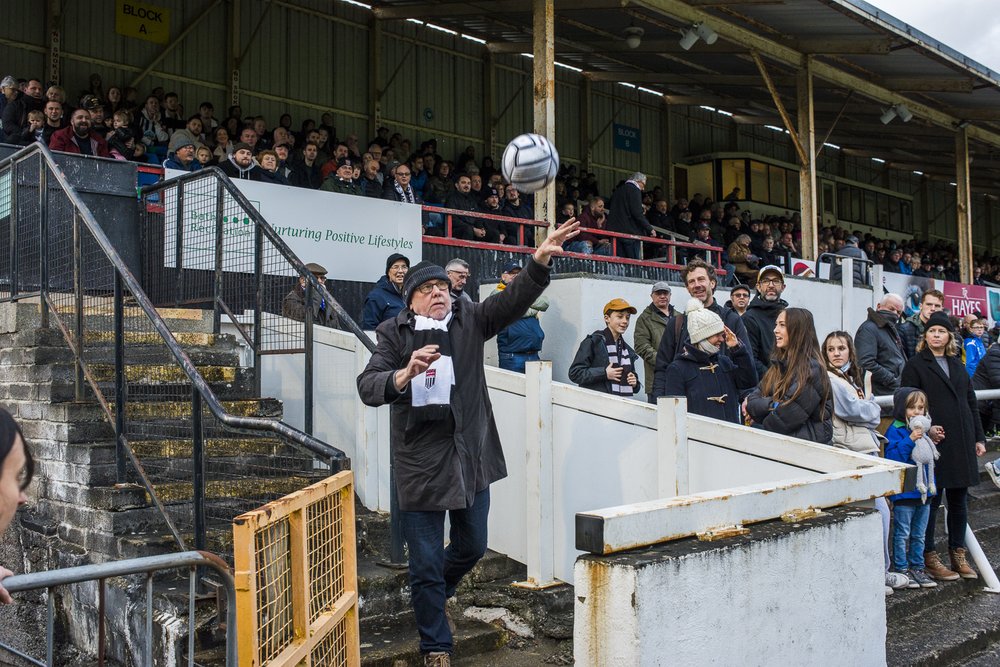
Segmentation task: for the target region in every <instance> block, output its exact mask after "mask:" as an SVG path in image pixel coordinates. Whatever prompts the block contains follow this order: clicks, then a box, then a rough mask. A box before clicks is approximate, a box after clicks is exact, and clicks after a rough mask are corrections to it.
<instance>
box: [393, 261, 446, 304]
mask: <svg viewBox="0 0 1000 667" xmlns="http://www.w3.org/2000/svg"><path fill="white" fill-rule="evenodd" d="M428 280H443V281H445V282H446V283H448V284H449V285H450V284H451V282H450V281H449V280H448V274H447V273H446V272H445V270H444V269H443V268H441V267H440V266H438V265H437V264H435V263H433V262H428V261H423V262H420V263H419V264H417V265H416V266H414V267H412V268H411V269H410V270H409V272H408V273H407V274H406V279H405V280H404V281H403V299H404V300H405V301H406V305H407V307H409V305H410V301H412V300H413V292H414V291H416V289H417V288H418V287H420V286H421V285H423V284H424V283H426V282H427V281H428Z"/></svg>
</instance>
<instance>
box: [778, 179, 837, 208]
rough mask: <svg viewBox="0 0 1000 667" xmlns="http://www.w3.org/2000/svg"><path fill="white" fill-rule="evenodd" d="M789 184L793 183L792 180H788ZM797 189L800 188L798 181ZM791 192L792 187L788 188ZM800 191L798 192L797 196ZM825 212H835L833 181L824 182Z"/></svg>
mask: <svg viewBox="0 0 1000 667" xmlns="http://www.w3.org/2000/svg"><path fill="white" fill-rule="evenodd" d="M788 184H789V186H791V184H792V180H791V179H789V181H788ZM795 189H796V190H798V184H797V183H796V188H795ZM788 190H789V193H790V192H791V187H789V188H788ZM797 194H798V193H796V196H797ZM823 212H824V213H834V212H835V211H834V202H833V183H824V184H823Z"/></svg>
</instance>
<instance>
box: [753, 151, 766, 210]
mask: <svg viewBox="0 0 1000 667" xmlns="http://www.w3.org/2000/svg"><path fill="white" fill-rule="evenodd" d="M769 190H770V188H769V186H768V181H767V165H766V164H764V163H763V162H757V161H756V160H750V193H749V194H750V197H749V198H750V199H752V200H753V201H759V202H762V203H766V202H768V201H769V200H770V194H769Z"/></svg>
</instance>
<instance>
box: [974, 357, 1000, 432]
mask: <svg viewBox="0 0 1000 667" xmlns="http://www.w3.org/2000/svg"><path fill="white" fill-rule="evenodd" d="M972 388H973V389H975V390H976V391H981V390H983V389H1000V345H993V346H991V347H990V348H989V349H988V350H986V356H985V357H983V358H982V359H980V360H979V365H978V366H976V373H975V374H974V375H973V376H972ZM979 412H980V413H982V414H983V415H984V417H985V418H986V419H987V420H988V421H992V422H993V424H994V425H996V424H1000V401H979Z"/></svg>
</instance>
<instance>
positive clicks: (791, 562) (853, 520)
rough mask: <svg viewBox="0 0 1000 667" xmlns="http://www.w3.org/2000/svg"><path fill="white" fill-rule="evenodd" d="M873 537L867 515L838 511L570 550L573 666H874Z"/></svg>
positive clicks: (878, 569)
mask: <svg viewBox="0 0 1000 667" xmlns="http://www.w3.org/2000/svg"><path fill="white" fill-rule="evenodd" d="M881 533H882V529H881V523H880V519H879V516H878V513H876V512H874V511H866V510H859V509H856V508H855V509H847V508H840V509H838V510H835V511H834V512H833V513H832V514H830V515H828V516H827V517H820V518H818V519H809V520H807V521H803V522H801V523H799V524H795V525H792V524H784V523H782V522H776V523H772V524H767V525H763V526H755V527H753V528H752V529H751V533H750V535H749V536H748V537H747V538H736V539H729V540H725V541H723V542H716V543H703V542H696V543H694V544H692V543H690V542H689V543H686V544H678V545H663V546H661V547H656V548H653V549H651V550H648V551H643V552H634V553H632V554H621V555H614V556H603V557H598V556H587V557H585V558H582V559H580V561H579V562H578V563H577V565H576V582H575V586H576V589H575V591H574V597H575V600H576V601H575V613H574V636H573V648H574V657H575V658H576V664H577V665H579V666H580V667H605V666H607V665H616V666H617V667H640V666H643V667H645V666H649V667H652V666H660V665H662V666H667V665H686V666H691V667H698V666H700V665H824V664H838V665H884V664H885V632H886V615H885V594H884V593H883V584H884V582H883V580H882V577H883V567H882V544H881ZM831 554H836V555H837V556H839V557H836V558H831ZM845 555H847V556H848V557H843V556H845ZM790 590H794V594H793V595H789V591H790Z"/></svg>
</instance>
